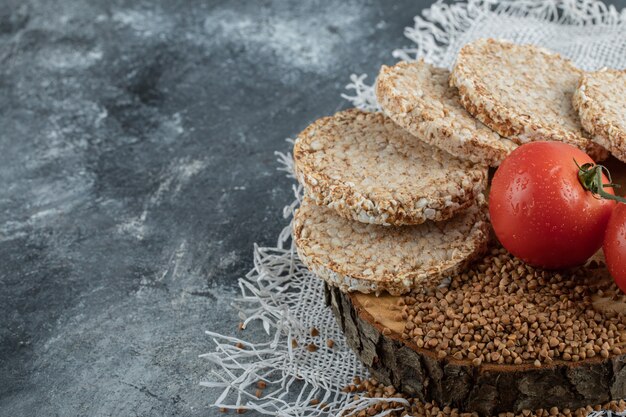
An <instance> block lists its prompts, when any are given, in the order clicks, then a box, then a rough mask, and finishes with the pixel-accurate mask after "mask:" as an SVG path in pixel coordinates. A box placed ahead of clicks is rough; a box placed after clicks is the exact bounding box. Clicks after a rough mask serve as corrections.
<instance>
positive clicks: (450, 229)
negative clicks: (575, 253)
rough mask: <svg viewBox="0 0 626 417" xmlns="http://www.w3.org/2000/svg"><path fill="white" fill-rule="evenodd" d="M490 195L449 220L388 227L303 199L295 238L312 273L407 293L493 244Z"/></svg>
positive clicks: (345, 285)
mask: <svg viewBox="0 0 626 417" xmlns="http://www.w3.org/2000/svg"><path fill="white" fill-rule="evenodd" d="M488 227H489V226H488V221H487V210H486V203H485V202H484V198H483V199H482V201H481V202H480V203H479V204H476V205H474V206H472V207H470V208H469V209H468V210H466V211H465V212H463V213H460V214H458V215H457V216H455V217H453V218H452V219H450V220H447V221H445V222H430V221H429V222H425V223H422V224H420V225H415V226H403V227H395V226H391V227H384V226H380V225H374V224H365V223H360V222H355V221H351V220H348V219H345V218H343V217H341V216H338V215H337V213H335V212H334V210H332V209H330V208H328V207H323V206H318V205H316V204H315V203H314V202H313V201H311V200H310V199H309V198H305V199H304V200H303V201H302V204H301V206H300V208H299V209H298V210H297V211H296V214H295V216H294V221H293V238H294V242H295V245H296V248H297V251H298V255H299V257H300V259H301V260H302V262H303V263H304V264H305V265H306V266H307V268H309V270H310V271H311V272H313V273H314V274H316V275H317V276H319V277H320V278H322V279H323V280H325V281H326V282H327V283H328V284H330V285H333V286H336V287H339V288H340V289H341V290H342V291H359V292H362V293H370V292H375V293H380V292H382V291H385V290H386V291H388V292H389V293H391V294H394V295H398V294H403V293H406V292H408V291H410V290H411V289H416V288H420V287H423V286H425V285H438V284H439V283H440V282H441V280H442V279H443V278H445V277H449V276H451V275H453V274H455V273H457V272H459V271H461V270H462V269H463V268H465V267H466V266H467V265H468V264H469V262H471V261H473V260H474V259H476V258H478V257H480V256H481V255H482V254H483V253H484V252H485V250H486V248H487V243H488V237H489V229H488Z"/></svg>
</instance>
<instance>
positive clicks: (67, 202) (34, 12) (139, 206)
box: [0, 0, 625, 416]
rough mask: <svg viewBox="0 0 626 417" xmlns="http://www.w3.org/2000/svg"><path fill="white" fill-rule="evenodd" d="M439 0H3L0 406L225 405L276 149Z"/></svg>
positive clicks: (278, 187)
mask: <svg viewBox="0 0 626 417" xmlns="http://www.w3.org/2000/svg"><path fill="white" fill-rule="evenodd" d="M427 3H429V2H426V1H409V0H401V1H394V2H391V1H385V0H366V1H356V0H347V1H346V0H327V1H280V0H259V1H244V0H230V1H215V0H210V1H207V0H189V1H176V0H171V1H168V0H155V1H134V2H133V1H119V0H114V1H110V0H89V1H71V0H27V1H24V0H0V416H34V415H37V416H109V415H113V416H163V415H172V416H208V415H219V413H218V412H217V410H215V409H214V408H211V407H210V404H211V402H212V400H214V399H215V398H216V392H215V391H212V390H209V389H206V388H202V387H199V386H198V383H199V382H200V381H201V380H203V379H205V377H206V376H207V375H208V373H209V370H210V369H211V368H210V365H209V364H208V363H207V362H205V361H203V360H202V359H199V358H198V355H199V354H201V353H204V352H206V351H208V350H212V349H213V345H212V343H211V342H210V340H208V338H207V337H206V336H205V335H204V333H203V331H204V330H206V329H211V330H214V331H218V332H222V333H235V332H236V326H237V323H238V319H237V317H236V314H235V312H234V310H233V309H232V308H231V307H230V303H231V301H232V299H233V297H235V296H237V295H238V293H239V291H238V288H237V285H236V281H237V278H239V277H241V276H242V275H244V274H245V273H246V272H247V271H248V270H249V269H250V268H251V266H252V259H251V254H252V244H253V243H254V242H258V243H260V244H262V245H271V244H273V242H274V241H275V239H276V236H277V234H278V232H279V231H280V230H281V228H282V227H283V226H284V224H285V221H284V220H283V219H282V216H281V209H282V207H283V206H284V205H285V204H286V203H288V202H290V201H291V198H292V196H291V190H290V188H291V184H290V181H289V180H287V179H286V178H285V177H284V175H283V174H282V173H279V172H277V171H276V167H277V163H276V162H275V156H274V151H275V150H282V151H287V150H288V149H289V146H288V145H287V144H286V143H285V141H284V139H285V138H287V137H293V136H294V135H295V134H297V133H298V132H299V131H300V130H301V129H303V128H304V127H305V126H306V125H307V124H308V123H309V122H311V121H312V120H314V119H316V118H318V117H320V116H324V115H329V114H332V113H333V112H335V111H336V110H338V109H340V108H343V107H345V106H346V103H345V102H344V101H343V100H342V99H341V98H340V96H339V93H340V92H341V91H342V89H343V86H344V85H345V84H346V82H347V81H348V76H349V74H350V73H352V72H356V73H363V72H365V73H369V74H375V73H376V71H377V68H378V67H379V66H380V64H382V63H392V62H393V61H394V59H393V58H392V57H391V54H390V51H391V50H392V49H393V48H396V47H399V46H403V45H407V44H408V43H409V42H408V41H407V40H406V39H405V38H404V37H403V35H402V31H403V28H404V27H405V26H409V25H411V24H412V17H413V16H414V15H415V14H418V13H419V12H420V10H421V9H422V8H423V7H425V6H426V5H427ZM618 3H620V4H621V5H622V6H623V5H624V3H625V1H620V2H618ZM247 332H248V334H249V336H247V337H249V338H250V339H253V340H254V339H258V338H260V337H261V336H262V335H261V333H260V332H259V331H258V329H257V330H255V329H250V330H247ZM248 415H252V413H248Z"/></svg>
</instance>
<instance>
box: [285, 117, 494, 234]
mask: <svg viewBox="0 0 626 417" xmlns="http://www.w3.org/2000/svg"><path fill="white" fill-rule="evenodd" d="M293 156H294V168H295V174H296V178H297V179H298V181H299V182H300V183H301V184H302V185H303V187H304V190H305V193H306V194H307V195H308V196H310V197H311V198H312V199H313V200H315V202H316V203H317V204H319V205H324V206H328V207H330V208H332V209H334V210H335V211H336V212H337V213H338V214H340V215H341V216H343V217H346V218H349V219H353V220H356V221H359V222H363V223H374V224H382V225H412V224H420V223H423V222H425V221H426V220H433V221H442V220H446V219H449V218H450V217H452V216H453V215H454V214H455V213H457V212H459V211H461V210H464V209H466V208H468V207H469V206H471V205H473V204H475V201H476V199H477V198H478V196H481V195H482V192H483V191H484V189H485V186H486V182H487V168H486V167H483V166H479V165H474V164H472V163H470V162H467V161H461V160H459V159H456V158H454V157H452V155H450V154H448V153H447V152H443V151H441V150H439V149H437V148H434V147H431V146H429V145H428V144H426V143H424V142H422V141H420V140H418V139H416V138H415V137H414V136H413V135H411V134H409V133H408V132H406V131H405V130H403V129H401V128H400V127H398V126H397V125H395V124H394V123H393V121H391V119H389V118H387V117H386V116H384V115H383V114H382V113H368V112H363V111H361V110H356V109H351V110H346V111H342V112H339V113H337V114H335V115H334V116H331V117H325V118H322V119H319V120H318V121H316V122H314V123H313V124H312V125H310V126H309V127H308V128H307V129H306V130H304V131H303V132H302V133H301V134H300V135H299V136H298V138H297V139H296V142H295V145H294V153H293Z"/></svg>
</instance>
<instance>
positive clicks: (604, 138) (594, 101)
mask: <svg viewBox="0 0 626 417" xmlns="http://www.w3.org/2000/svg"><path fill="white" fill-rule="evenodd" d="M573 104H574V108H575V109H576V110H577V111H578V115H579V116H580V121H581V123H582V126H583V128H585V130H586V131H587V132H589V133H590V134H591V135H592V140H593V141H594V142H596V143H597V144H599V145H601V146H603V147H605V148H607V149H608V150H609V151H610V152H611V153H612V154H613V155H614V156H615V157H616V158H617V159H619V160H621V161H622V162H626V70H612V69H606V68H605V69H602V70H600V71H596V72H590V73H586V74H584V75H583V76H582V77H581V79H580V82H579V84H578V88H577V89H576V92H575V93H574V98H573Z"/></svg>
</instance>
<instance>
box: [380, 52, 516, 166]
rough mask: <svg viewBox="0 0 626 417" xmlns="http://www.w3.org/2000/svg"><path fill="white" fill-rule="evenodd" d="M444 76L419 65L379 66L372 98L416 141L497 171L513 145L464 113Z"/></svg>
mask: <svg viewBox="0 0 626 417" xmlns="http://www.w3.org/2000/svg"><path fill="white" fill-rule="evenodd" d="M449 76H450V72H449V71H448V70H447V69H444V68H437V67H435V66H432V65H430V64H427V63H426V62H424V61H423V60H419V61H417V62H399V63H397V64H396V65H394V66H392V67H387V66H384V65H383V67H382V68H381V70H380V72H379V74H378V78H377V81H376V97H377V99H378V103H379V104H380V106H381V107H382V109H383V111H384V113H385V114H386V115H387V116H389V117H390V118H391V119H392V120H393V121H394V122H396V123H397V124H398V125H399V126H401V127H402V128H404V129H406V130H407V131H408V132H409V133H411V134H413V135H415V136H417V137H418V138H420V139H421V140H423V141H425V142H427V143H429V144H431V145H433V146H436V147H437V148H439V149H442V150H444V151H447V152H449V153H450V154H452V155H454V156H456V157H457V158H459V159H463V160H469V161H472V162H475V163H479V164H483V165H489V166H498V165H499V164H500V162H501V161H502V160H503V159H504V158H506V157H507V156H508V155H509V154H510V153H511V152H512V151H513V150H514V149H515V148H516V147H517V145H516V144H515V143H514V142H513V141H511V140H509V139H506V138H503V137H501V136H500V135H498V134H497V133H496V132H494V131H493V130H491V129H490V128H488V127H487V126H485V125H484V124H482V123H481V122H480V121H478V120H477V119H476V118H474V117H473V116H472V115H471V114H469V113H468V112H467V110H465V108H464V107H463V106H462V105H461V104H460V103H459V96H458V91H457V89H456V88H454V87H451V86H450V85H449V81H448V79H449Z"/></svg>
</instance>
